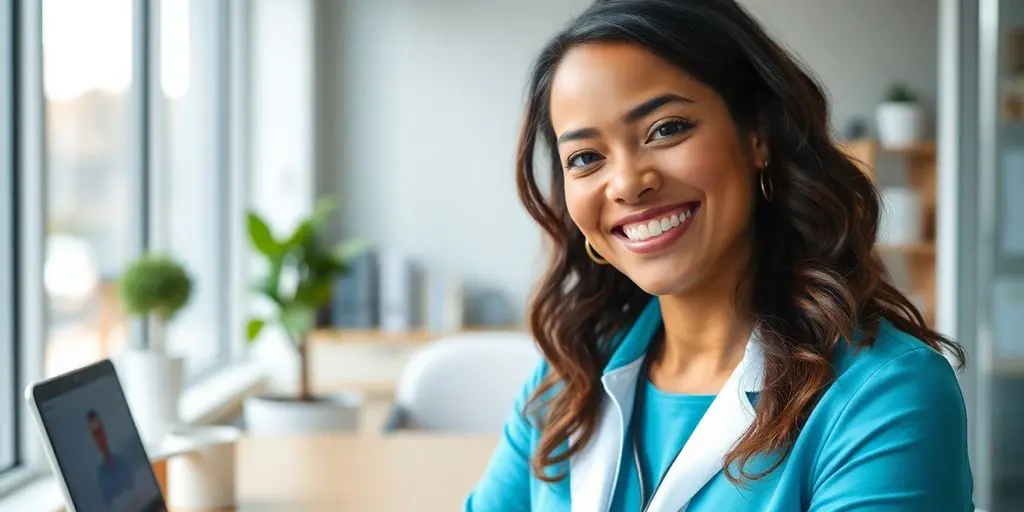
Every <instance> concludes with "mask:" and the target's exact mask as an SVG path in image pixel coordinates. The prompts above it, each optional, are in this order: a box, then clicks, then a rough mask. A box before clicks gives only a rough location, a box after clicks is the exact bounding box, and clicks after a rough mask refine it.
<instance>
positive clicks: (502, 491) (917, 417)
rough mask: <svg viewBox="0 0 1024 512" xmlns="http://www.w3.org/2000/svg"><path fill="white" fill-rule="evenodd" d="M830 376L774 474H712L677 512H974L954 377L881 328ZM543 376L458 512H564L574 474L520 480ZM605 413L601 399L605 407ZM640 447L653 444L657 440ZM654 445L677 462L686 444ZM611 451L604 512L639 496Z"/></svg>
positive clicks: (918, 347)
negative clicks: (532, 406) (609, 500)
mask: <svg viewBox="0 0 1024 512" xmlns="http://www.w3.org/2000/svg"><path fill="white" fill-rule="evenodd" d="M660 325H661V315H660V308H659V305H658V301H657V300H656V299H655V300H653V301H652V302H651V304H650V305H648V307H647V308H645V310H644V311H643V312H642V313H641V315H640V316H639V318H638V319H637V321H636V322H635V323H634V325H633V327H632V328H631V329H630V330H629V332H628V333H625V335H624V336H621V337H620V339H618V340H617V341H616V344H615V346H614V352H613V353H612V354H611V357H610V360H609V361H610V362H609V363H608V365H607V366H606V368H605V375H606V376H607V375H609V374H610V372H613V371H617V370H618V369H621V368H623V367H625V366H627V365H629V364H631V363H633V362H635V361H636V360H637V359H639V358H642V357H643V355H644V354H645V352H646V350H647V348H648V345H649V344H650V342H651V339H652V338H653V336H654V334H655V332H656V331H657V329H658V328H659V327H660ZM833 370H834V373H835V376H836V378H835V381H834V382H833V384H832V385H831V386H830V387H829V388H828V390H826V391H825V392H824V393H823V395H822V397H821V399H820V400H819V401H818V403H817V405H816V406H815V407H814V409H813V410H812V411H811V412H810V415H809V417H808V418H807V420H806V422H805V423H804V426H803V428H802V429H801V430H800V432H799V433H798V435H797V437H796V440H795V442H794V444H793V445H792V449H791V450H790V452H789V454H788V455H787V456H786V457H785V458H784V459H782V460H781V463H780V464H779V465H778V466H777V467H776V468H775V469H774V470H772V471H771V472H770V473H769V474H767V475H766V476H764V477H762V478H760V479H758V480H752V481H745V482H743V484H744V485H740V486H738V485H735V484H733V483H732V482H730V481H729V480H728V479H726V477H725V475H724V473H723V472H721V471H719V472H718V473H717V474H715V475H713V476H712V477H711V479H710V480H709V481H707V483H706V484H704V485H703V486H702V487H701V488H700V490H699V492H697V493H696V495H694V496H693V498H692V499H691V500H690V501H689V504H688V506H687V508H686V511H687V512H718V511H726V510H727V511H733V510H743V511H771V512H784V511H804V510H808V511H812V512H826V511H828V512H847V511H850V512H852V511H865V510H869V511H878V512H886V511H892V512H896V511H900V512H904V511H929V512H931V511H937V512H942V511H971V510H973V509H974V505H973V498H972V495H973V485H974V484H973V478H972V475H971V469H970V464H969V460H968V451H967V415H966V410H965V406H964V402H963V397H962V394H961V391H960V387H959V384H958V382H957V379H956V375H955V373H954V371H953V369H952V368H951V366H950V365H949V362H948V361H947V360H946V359H945V358H944V357H943V356H942V355H941V354H939V353H937V352H936V351H935V350H933V349H931V348H929V347H928V346H926V345H925V344H924V343H922V342H921V341H920V340H918V339H916V338H914V337H912V336H910V335H908V334H907V333H905V332H902V331H900V330H898V329H897V328H896V327H895V326H893V325H892V324H891V323H889V322H886V321H883V322H882V325H881V328H880V331H879V333H878V336H877V338H876V340H875V343H874V345H873V346H872V347H870V348H865V349H860V350H854V349H853V348H852V347H851V346H850V345H848V344H846V343H842V344H841V346H840V348H839V349H838V350H837V353H836V356H835V358H834V360H833ZM547 371H548V368H547V365H546V364H544V363H541V364H540V365H539V366H538V368H537V370H536V372H535V373H534V375H533V376H532V378H530V379H529V380H528V382H527V383H526V385H525V386H524V388H523V390H522V392H521V394H520V397H519V399H518V400H517V402H516V404H515V409H514V411H512V414H511V415H510V417H509V420H508V421H507V423H506V425H505V427H504V433H503V436H502V438H501V440H500V442H499V444H498V446H497V448H496V449H495V451H494V454H493V456H492V459H491V461H490V463H489V465H488V466H487V469H486V470H485V472H484V474H483V476H482V478H481V479H480V481H479V483H478V484H477V485H476V487H475V488H474V489H473V490H472V491H471V493H470V494H469V496H468V497H467V499H466V501H465V504H464V511H465V512H490V511H502V512H514V511H544V512H548V511H550V512H558V511H568V510H570V506H571V500H572V498H573V494H572V492H571V491H572V487H574V486H575V485H577V484H579V483H580V482H574V480H573V479H574V477H575V476H576V475H574V469H573V466H572V464H571V463H566V464H565V465H564V466H561V467H556V468H550V473H549V474H551V475H557V474H559V473H562V472H565V471H567V470H568V476H567V477H566V478H564V479H562V480H560V481H558V482H557V483H554V484H549V483H546V482H543V481H542V480H540V479H538V478H536V476H534V475H533V474H532V473H531V470H530V459H531V458H532V456H533V454H534V453H535V452H536V449H537V447H538V444H539V439H540V429H539V428H537V426H536V421H534V418H532V417H526V416H524V415H522V414H521V411H522V410H523V406H524V404H525V403H526V400H527V399H528V398H529V397H530V396H531V394H532V392H533V390H534V389H536V387H537V386H538V385H539V383H540V382H541V380H542V379H543V378H544V377H545V375H546V374H547ZM606 398H607V397H606ZM609 402H610V401H609V400H605V402H604V406H610V404H609ZM613 405H617V404H613ZM627 418H628V417H627ZM613 430H614V429H613ZM679 432H684V430H682V429H680V430H679ZM627 435H628V434H627ZM664 435H666V436H673V435H676V436H679V435H680V434H672V433H666V434H664ZM623 441H624V440H623ZM650 441H651V443H650V444H654V441H655V439H651V440H650ZM661 442H662V444H664V445H666V446H667V447H668V449H667V451H670V452H675V451H678V450H676V448H677V446H676V445H677V444H679V445H681V444H683V443H684V440H681V439H664V440H661ZM621 446H622V450H621V453H620V454H619V455H618V456H619V463H618V465H617V466H616V468H615V469H614V471H616V472H617V473H616V475H617V478H616V479H614V480H612V482H614V484H613V485H614V487H615V488H614V489H612V490H610V492H613V493H614V494H613V495H614V502H613V504H614V505H620V504H624V505H623V508H622V509H617V508H616V509H613V510H636V506H637V505H638V504H639V503H640V496H639V487H638V485H637V482H638V479H637V477H636V469H635V465H634V464H633V456H632V446H631V444H630V443H628V442H623V443H622V445H621ZM647 451H649V450H645V452H647ZM778 456H779V455H778V454H773V453H768V454H763V455H761V456H759V457H756V458H755V459H754V460H753V461H752V462H751V464H750V465H748V466H747V468H746V469H747V470H748V471H751V472H758V471H760V470H763V469H767V468H768V467H769V466H771V464H772V463H773V462H775V461H776V459H777V457H778ZM647 457H649V458H650V462H649V464H650V466H651V467H658V466H659V465H661V464H663V463H664V462H663V461H660V462H659V461H655V459H654V457H653V456H652V455H651V454H647ZM584 469H586V470H588V471H593V468H589V467H588V468H584ZM734 469H735V468H734ZM734 474H735V471H734ZM668 484H669V482H667V481H666V483H663V484H662V486H663V487H664V486H666V485H668Z"/></svg>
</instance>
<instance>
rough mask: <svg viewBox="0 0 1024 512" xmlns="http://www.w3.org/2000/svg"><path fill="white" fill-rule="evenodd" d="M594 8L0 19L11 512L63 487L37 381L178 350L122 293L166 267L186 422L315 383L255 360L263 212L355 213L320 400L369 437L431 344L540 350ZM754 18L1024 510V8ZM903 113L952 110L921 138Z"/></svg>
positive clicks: (785, 1)
mask: <svg viewBox="0 0 1024 512" xmlns="http://www.w3.org/2000/svg"><path fill="white" fill-rule="evenodd" d="M588 3H589V2H588V0H557V1H552V0H518V1H511V0H509V1H500V0H488V1H463V0H420V1H416V0H372V1H371V0H251V1H244V0H0V162H2V164H0V206H2V207H0V240H2V243H0V509H3V500H4V497H3V494H5V493H10V494H11V495H13V494H16V493H17V492H16V491H17V490H18V489H21V488H23V487H24V485H25V482H27V481H29V480H30V479H32V478H34V477H37V476H38V475H40V474H42V473H41V472H40V471H39V469H40V468H39V466H38V464H39V462H40V459H39V456H38V450H37V444H38V443H37V439H36V433H35V431H34V428H33V427H32V425H31V423H30V422H29V420H28V414H27V412H26V410H25V406H24V400H23V398H22V396H23V395H22V390H23V389H24V386H25V385H27V384H28V383H29V382H31V381H34V380H37V379H39V378H43V377H49V376H53V375H57V374H60V373H62V372H66V371H69V370H73V369H75V368H79V367H81V366H83V365H86V364H89V363H91V362H94V361H97V360H100V359H103V358H107V357H110V358H115V359H117V358H118V357H120V356H121V355H123V354H125V353H127V351H132V350H139V349H140V348H144V347H145V346H146V345H147V343H148V340H149V339H150V338H151V337H152V334H153V329H152V328H151V326H148V325H145V324H144V323H143V322H140V321H137V320H133V319H132V318H131V317H130V316H129V315H127V314H126V313H125V311H124V308H123V305H122V304H120V301H119V296H118V292H117V284H118V279H119V277H120V275H121V273H122V272H123V271H124V269H125V268H126V266H128V265H129V264H130V263H131V262H132V261H133V260H135V259H136V258H137V257H139V256H140V255H142V254H144V253H147V252H159V253H166V254H169V255H171V256H173V257H174V258H175V259H176V260H178V261H179V262H180V263H181V264H182V265H183V266H184V267H185V268H186V269H187V270H188V272H189V273H190V275H191V276H192V278H193V279H194V289H193V294H192V297H191V300H190V302H189V303H188V305H187V307H186V308H185V309H184V311H182V313H181V314H180V315H179V316H178V317H177V318H176V319H175V321H174V322H173V324H172V325H171V326H170V327H169V329H168V331H167V346H168V350H169V351H170V352H171V353H173V354H174V355H178V356H181V357H183V358H184V360H185V371H184V379H183V386H182V394H181V402H180V403H181V411H180V413H181V416H182V420H183V421H189V422H197V423H204V422H214V423H217V422H220V423H235V424H241V423H240V419H241V417H242V405H241V404H242V402H243V399H244V398H245V397H246V396H250V395H255V394H260V393H266V392H274V391H289V390H294V389H295V386H296V382H297V379H298V374H299V372H298V370H297V368H298V357H297V356H296V353H295V351H294V350H293V349H292V347H291V345H289V344H288V343H287V342H286V340H284V338H283V337H282V336H280V335H275V332H274V331H268V332H267V333H266V334H265V335H262V336H260V337H259V338H258V339H257V340H256V342H255V343H253V344H249V343H247V342H246V332H245V331H246V328H245V325H246V318H247V315H248V314H249V313H250V312H251V311H252V310H253V308H258V305H257V304H255V300H254V299H253V296H252V294H251V292H250V288H249V287H248V286H247V284H248V283H249V282H250V281H251V278H252V277H253V274H254V273H257V272H258V271H259V268H260V267H259V266H258V264H257V262H256V261H255V260H256V258H255V256H254V250H253V248H252V245H251V244H250V242H249V238H248V234H247V231H246V229H247V225H246V216H245V215H246V212H247V211H248V210H250V209H251V210H254V211H257V212H259V213H260V214H261V215H262V216H264V217H265V218H266V219H267V221H268V223H269V224H270V227H271V228H272V230H274V231H275V232H276V233H285V232H287V231H289V230H290V229H292V228H294V226H295V225H296V223H297V222H298V221H299V220H300V219H302V218H304V217H305V216H306V215H307V214H308V213H309V212H310V211H311V209H312V207H313V205H314V203H315V201H316V200H317V198H319V197H322V196H326V195H336V196H337V197H338V198H339V210H338V215H337V216H336V217H334V218H333V220H332V221H331V222H330V223H329V225H328V234H329V238H330V239H331V241H333V242H341V241H343V240H346V239H351V238H359V239H362V240H365V241H366V242H368V243H369V247H370V250H369V252H367V253H365V254H364V255H363V256H361V257H360V258H359V259H358V260H356V261H355V262H353V265H352V272H351V273H350V274H349V275H348V276H346V277H345V278H344V279H342V280H340V282H339V283H338V286H337V287H336V291H335V296H334V297H333V298H332V300H331V302H330V304H329V305H328V306H327V307H325V308H324V309H323V310H322V311H321V312H320V315H319V322H318V328H317V329H316V330H315V331H314V332H313V334H312V336H311V337H310V374H311V379H312V382H311V384H312V387H313V388H314V390H315V391H316V392H318V393H341V392H347V393H358V394H359V395H360V396H362V397H363V398H364V407H365V411H363V415H362V420H361V421H362V422H363V426H362V427H360V428H361V431H362V433H363V434H365V435H374V434H375V433H376V432H378V431H379V430H380V429H381V428H383V426H384V424H385V423H386V422H387V419H388V418H389V417H392V413H393V412H394V401H395V393H396V389H397V386H398V384H397V383H398V381H399V380H400V379H401V376H402V374H403V371H405V370H406V369H407V368H406V363H407V362H408V361H409V360H410V358H412V357H414V355H415V354H416V353H417V351H419V350H421V349H422V348H423V347H424V346H427V345H429V344H430V343H431V342H432V341H435V340H438V339H441V338H446V337H449V336H452V335H454V334H458V333H463V334H465V333H489V332H492V331H495V332H502V333H509V332H512V333H520V334H523V333H524V327H523V326H522V322H523V317H524V310H525V306H526V301H527V298H528V296H529V293H530V287H531V284H532V283H533V282H534V280H535V279H536V278H537V276H538V275H539V273H540V272H541V270H542V268H543V264H544V255H543V252H542V237H541V233H540V231H539V230H538V229H537V228H536V226H534V225H533V224H532V222H531V220H530V219H529V217H528V216H527V214H526V213H525V211H524V210H523V208H522V207H521V206H520V205H519V202H518V199H517V195H516V191H515V183H514V176H513V170H512V164H513V156H514V150H515V143H516V139H517V129H518V127H519V122H520V116H521V112H522V107H523V100H524V97H525V84H526V76H527V71H528V68H529V66H530V64H531V61H532V59H533V57H534V56H535V53H536V52H537V51H538V50H539V48H540V47H541V45H542V44H543V43H544V42H545V40H546V39H547V38H548V37H550V36H551V35H553V33H554V32H555V31H557V30H558V29H559V27H561V26H562V25H563V24H564V23H565V22H566V21H567V20H569V19H570V18H571V17H572V16H573V14H574V13H577V12H579V11H580V10H581V9H582V8H584V7H585V6H586V5H587V4H588ZM741 3H743V4H744V5H746V6H747V7H748V8H749V9H750V10H751V11H752V12H753V13H754V14H755V15H756V16H757V17H759V19H760V20H762V21H763V23H764V24H765V26H766V27H767V28H768V29H769V31H770V32H771V33H773V34H774V35H776V36H778V38H779V39H780V40H781V41H782V42H784V43H785V44H786V45H787V46H788V47H789V48H790V49H791V50H792V51H793V52H795V53H796V54H797V55H798V56H799V57H800V58H801V59H802V60H803V61H804V62H805V63H806V64H807V65H808V66H809V67H810V68H812V69H813V70H814V72H816V74H817V75H818V76H819V77H820V78H821V80H822V81H823V83H824V84H825V86H826V87H827V88H828V90H829V92H830V94H831V98H832V101H833V107H834V111H833V113H834V117H833V124H834V129H835V132H836V137H837V139H839V140H841V141H843V142H844V144H847V146H848V147H849V148H850V151H851V152H852V153H854V154H855V155H856V156H857V157H858V158H860V159H862V160H863V161H864V163H865V170H866V172H870V173H871V174H872V176H873V177H874V178H875V179H876V181H877V183H878V184H879V186H880V187H881V189H882V190H883V197H884V198H885V199H886V201H887V203H886V204H887V208H888V210H887V213H888V216H887V220H886V229H885V231H884V232H883V233H882V235H881V236H882V237H884V239H883V240H880V244H881V245H880V250H882V251H883V252H884V254H885V257H886V260H887V261H888V262H889V264H890V270H891V272H892V273H893V275H894V277H895V279H897V280H898V282H899V283H900V285H901V286H902V287H904V288H905V289H906V290H907V291H908V292H909V293H911V295H912V296H913V297H914V299H915V300H916V301H918V302H919V304H920V305H921V307H922V309H924V310H925V311H926V312H927V314H928V316H929V320H930V321H931V322H933V324H934V325H935V326H936V327H937V328H939V329H940V330H941V331H942V332H944V333H945V334H948V335H950V336H953V337H955V338H957V339H958V340H960V341H961V342H962V343H964V344H965V345H966V347H967V349H968V354H969V366H968V369H967V370H966V371H965V372H964V373H963V374H962V379H961V384H962V387H963V389H964V392H965V396H966V398H967V403H968V408H969V413H970V416H971V448H972V457H973V466H974V472H975V479H976V483H977V491H976V499H977V502H978V505H979V506H981V507H985V508H987V509H988V510H990V511H1011V510H1024V441H1022V440H1021V438H1020V436H1019V435H1017V434H1018V433H1019V432H1021V431H1022V430H1024V337H1022V334H1021V333H1022V332H1024V323H1022V322H1024V320H1022V319H1024V202H1022V201H1020V200H1019V197H1020V196H1021V195H1024V1H1022V0H899V1H895V2H894V1H888V0H741ZM893 103H896V104H898V105H899V104H906V103H911V104H912V105H914V111H915V112H920V113H921V115H922V116H923V120H924V121H923V124H922V127H923V130H922V131H921V132H920V133H918V134H916V136H915V137H913V140H912V141H910V142H908V143H906V144H901V145H899V147H898V148H892V147H887V144H886V143H885V141H884V140H880V137H881V138H882V139H884V138H885V137H886V136H887V135H886V134H885V133H882V132H884V131H886V130H893V129H896V130H897V131H898V127H897V128H893V127H892V126H889V125H886V126H882V125H883V124H885V123H890V122H894V121H892V120H891V119H889V117H891V116H892V115H896V116H899V114H898V113H897V114H892V112H891V110H892V108H891V107H893V105H892V104H893ZM898 105H897V106H898ZM887 107H888V108H889V110H890V112H889V113H888V114H883V112H885V111H886V110H887ZM897 110H899V109H898V108H897ZM882 119H889V120H888V121H884V122H882ZM895 122H897V123H898V120H897V121H895ZM888 136H890V137H891V136H893V135H892V134H891V133H890V134H889V135H888ZM896 136H898V134H897V135H896ZM475 385H478V386H481V387H484V388H486V386H487V385H488V383H487V382H479V383H477V384H475ZM918 470H926V468H918Z"/></svg>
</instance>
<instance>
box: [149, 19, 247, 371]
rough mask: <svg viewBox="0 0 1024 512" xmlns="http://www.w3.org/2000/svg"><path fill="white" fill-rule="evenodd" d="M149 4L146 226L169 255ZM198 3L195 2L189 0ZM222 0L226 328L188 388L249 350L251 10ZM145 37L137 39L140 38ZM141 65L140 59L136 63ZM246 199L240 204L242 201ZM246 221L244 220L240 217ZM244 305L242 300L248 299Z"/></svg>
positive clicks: (219, 126)
mask: <svg viewBox="0 0 1024 512" xmlns="http://www.w3.org/2000/svg"><path fill="white" fill-rule="evenodd" d="M136 1H137V2H144V3H147V4H148V7H147V8H148V10H149V12H148V16H147V20H148V21H147V24H146V26H147V28H148V40H147V43H146V44H147V46H148V48H149V51H148V55H146V56H145V57H146V58H145V59H144V61H142V62H143V65H144V66H145V70H146V74H147V79H146V87H147V88H148V91H147V93H146V97H147V105H148V109H149V110H148V113H147V116H146V123H147V125H146V147H147V148H148V154H147V157H148V158H147V161H148V164H147V165H146V167H145V168H146V169H149V170H150V171H151V174H150V175H149V176H147V177H146V180H145V181H146V184H145V187H146V203H147V206H148V213H149V216H148V219H147V222H146V234H145V235H144V239H145V240H146V242H147V246H148V247H149V248H150V249H153V250H166V249H167V248H168V246H169V245H170V240H169V234H168V233H167V232H166V229H164V225H165V224H164V222H165V219H164V218H163V217H162V216H163V215H165V214H166V213H167V205H166V201H165V198H164V194H163V192H162V188H163V184H164V183H167V180H168V179H169V176H168V174H169V173H170V172H171V170H170V169H168V168H166V167H165V166H164V161H163V158H162V155H161V151H163V149H164V148H163V145H162V144H161V141H160V140H159V138H160V137H162V136H163V135H164V134H163V133H162V127H163V126H166V125H165V124H164V123H163V119H164V116H166V115H167V113H166V111H165V110H166V109H165V108H164V104H163V98H162V93H161V90H160V88H161V84H162V76H161V69H162V61H161V56H162V49H161V44H162V38H161V26H162V19H161V11H162V9H161V7H162V5H161V4H162V0H148V1H147V0H136ZM189 1H190V2H194V1H195V0H189ZM213 1H214V2H216V10H217V15H216V16H217V25H218V32H217V34H216V35H215V37H213V38H211V40H210V41H212V42H214V43H215V44H216V52H215V53H213V54H212V55H211V57H210V58H211V59H213V60H215V61H216V62H217V63H218V65H217V66H216V68H217V70H218V72H217V75H216V77H215V80H216V84H215V89H216V92H215V95H216V97H215V99H214V101H215V103H216V105H217V107H216V108H217V112H218V115H217V116H216V126H215V128H214V130H213V131H214V133H215V134H216V137H217V140H218V146H220V147H221V148H222V149H221V150H220V151H218V153H217V156H216V160H217V168H219V169H223V170H224V172H223V173H221V174H219V175H218V176H217V179H218V183H217V186H218V187H219V188H220V190H222V191H225V192H226V195H227V198H226V199H227V200H226V201H223V202H222V203H221V204H220V207H219V208H218V209H217V210H216V211H214V212H211V213H212V216H213V217H214V218H215V219H216V222H218V223H221V224H222V227H223V228H224V229H225V231H226V233H227V236H225V237H222V238H220V239H219V240H218V245H219V250H218V253H219V255H218V258H217V259H218V261H217V263H216V265H217V267H218V268H219V270H220V272H219V275H220V277H219V279H218V282H216V283H214V284H213V286H215V287H217V288H218V289H221V290H224V293H223V295H222V296H221V297H220V299H221V300H220V302H219V304H218V310H219V311H218V318H221V319H222V320H221V325H218V326H217V331H218V333H219V336H218V338H220V340H219V341H218V344H217V351H216V355H215V356H214V357H213V358H212V359H211V360H209V361H206V362H205V364H204V365H203V366H201V367H199V368H198V369H195V370H194V373H191V374H189V375H186V376H185V382H184V384H185V386H186V387H190V386H194V385H197V384H199V383H202V382H204V381H206V380H208V379H209V378H210V377H212V376H214V375H215V374H217V373H218V372H219V371H221V370H223V369H224V368H225V367H226V366H227V365H228V364H230V363H231V361H232V360H233V359H235V358H236V356H238V355H240V354H241V353H242V352H243V350H244V338H242V336H244V314H245V310H244V309H239V308H238V307H237V304H238V303H239V298H240V297H241V298H244V296H245V295H244V292H245V284H244V283H245V280H246V276H245V274H243V273H239V272H238V271H237V270H236V269H238V268H239V267H240V265H239V263H238V261H239V260H240V256H239V255H240V254H241V253H245V251H246V248H247V239H246V238H245V231H244V230H245V223H244V219H245V215H244V212H245V207H246V205H247V204H248V203H247V202H246V201H247V197H248V194H247V193H246V190H247V189H246V183H247V179H246V174H247V173H246V172H245V170H244V167H243V165H244V160H243V156H242V154H243V152H244V151H245V148H246V145H245V144H246V142H245V141H246V140H247V138H248V133H247V132H246V128H245V124H244V123H245V122H246V121H247V117H246V116H245V115H244V113H243V112H244V111H245V110H246V109H247V103H245V101H246V100H245V98H246V91H247V90H246V83H247V81H246V80H245V78H244V77H245V74H244V73H246V72H247V69H248V67H247V65H246V63H245V62H244V60H245V59H246V58H247V50H246V48H247V33H248V32H247V31H246V30H245V27H246V26H247V25H248V7H247V5H246V1H245V0H241V1H239V0H213ZM138 40H141V36H139V37H137V41H138ZM137 62H140V61H137ZM240 200H241V201H242V202H240ZM239 219H240V220H239ZM243 300H244V299H243Z"/></svg>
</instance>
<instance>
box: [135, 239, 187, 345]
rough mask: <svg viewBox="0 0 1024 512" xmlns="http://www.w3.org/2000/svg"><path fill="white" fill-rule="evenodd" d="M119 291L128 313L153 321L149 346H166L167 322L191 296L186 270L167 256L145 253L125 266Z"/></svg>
mask: <svg viewBox="0 0 1024 512" xmlns="http://www.w3.org/2000/svg"><path fill="white" fill-rule="evenodd" d="M118 291H119V292H120V295H121V301H122V303H123V304H124V307H125V310H127V311H128V313H130V314H132V315H137V316H140V317H143V318H150V319H152V320H153V321H154V324H155V329H154V332H153V337H152V339H151V340H150V348H151V349H153V350H156V351H160V352H162V351H164V350H166V346H165V332H164V331H165V329H166V326H167V324H168V323H169V322H170V321H171V320H172V319H173V318H174V316H175V315H177V314H178V312H179V311H181V309H182V308H184V307H185V305H186V304H188V301H189V298H190V297H191V296H192V278H191V277H190V276H189V275H188V272H186V271H185V269H184V268H182V266H181V265H179V264H178V263H177V262H176V261H174V260H173V259H171V258H170V257H168V256H164V255H155V254H148V255H145V256H142V257H141V258H139V259H137V260H135V261H134V262H132V264H131V265H129V266H128V268H127V269H126V270H125V272H124V274H123V275H122V276H121V280H120V281H119V283H118Z"/></svg>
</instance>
